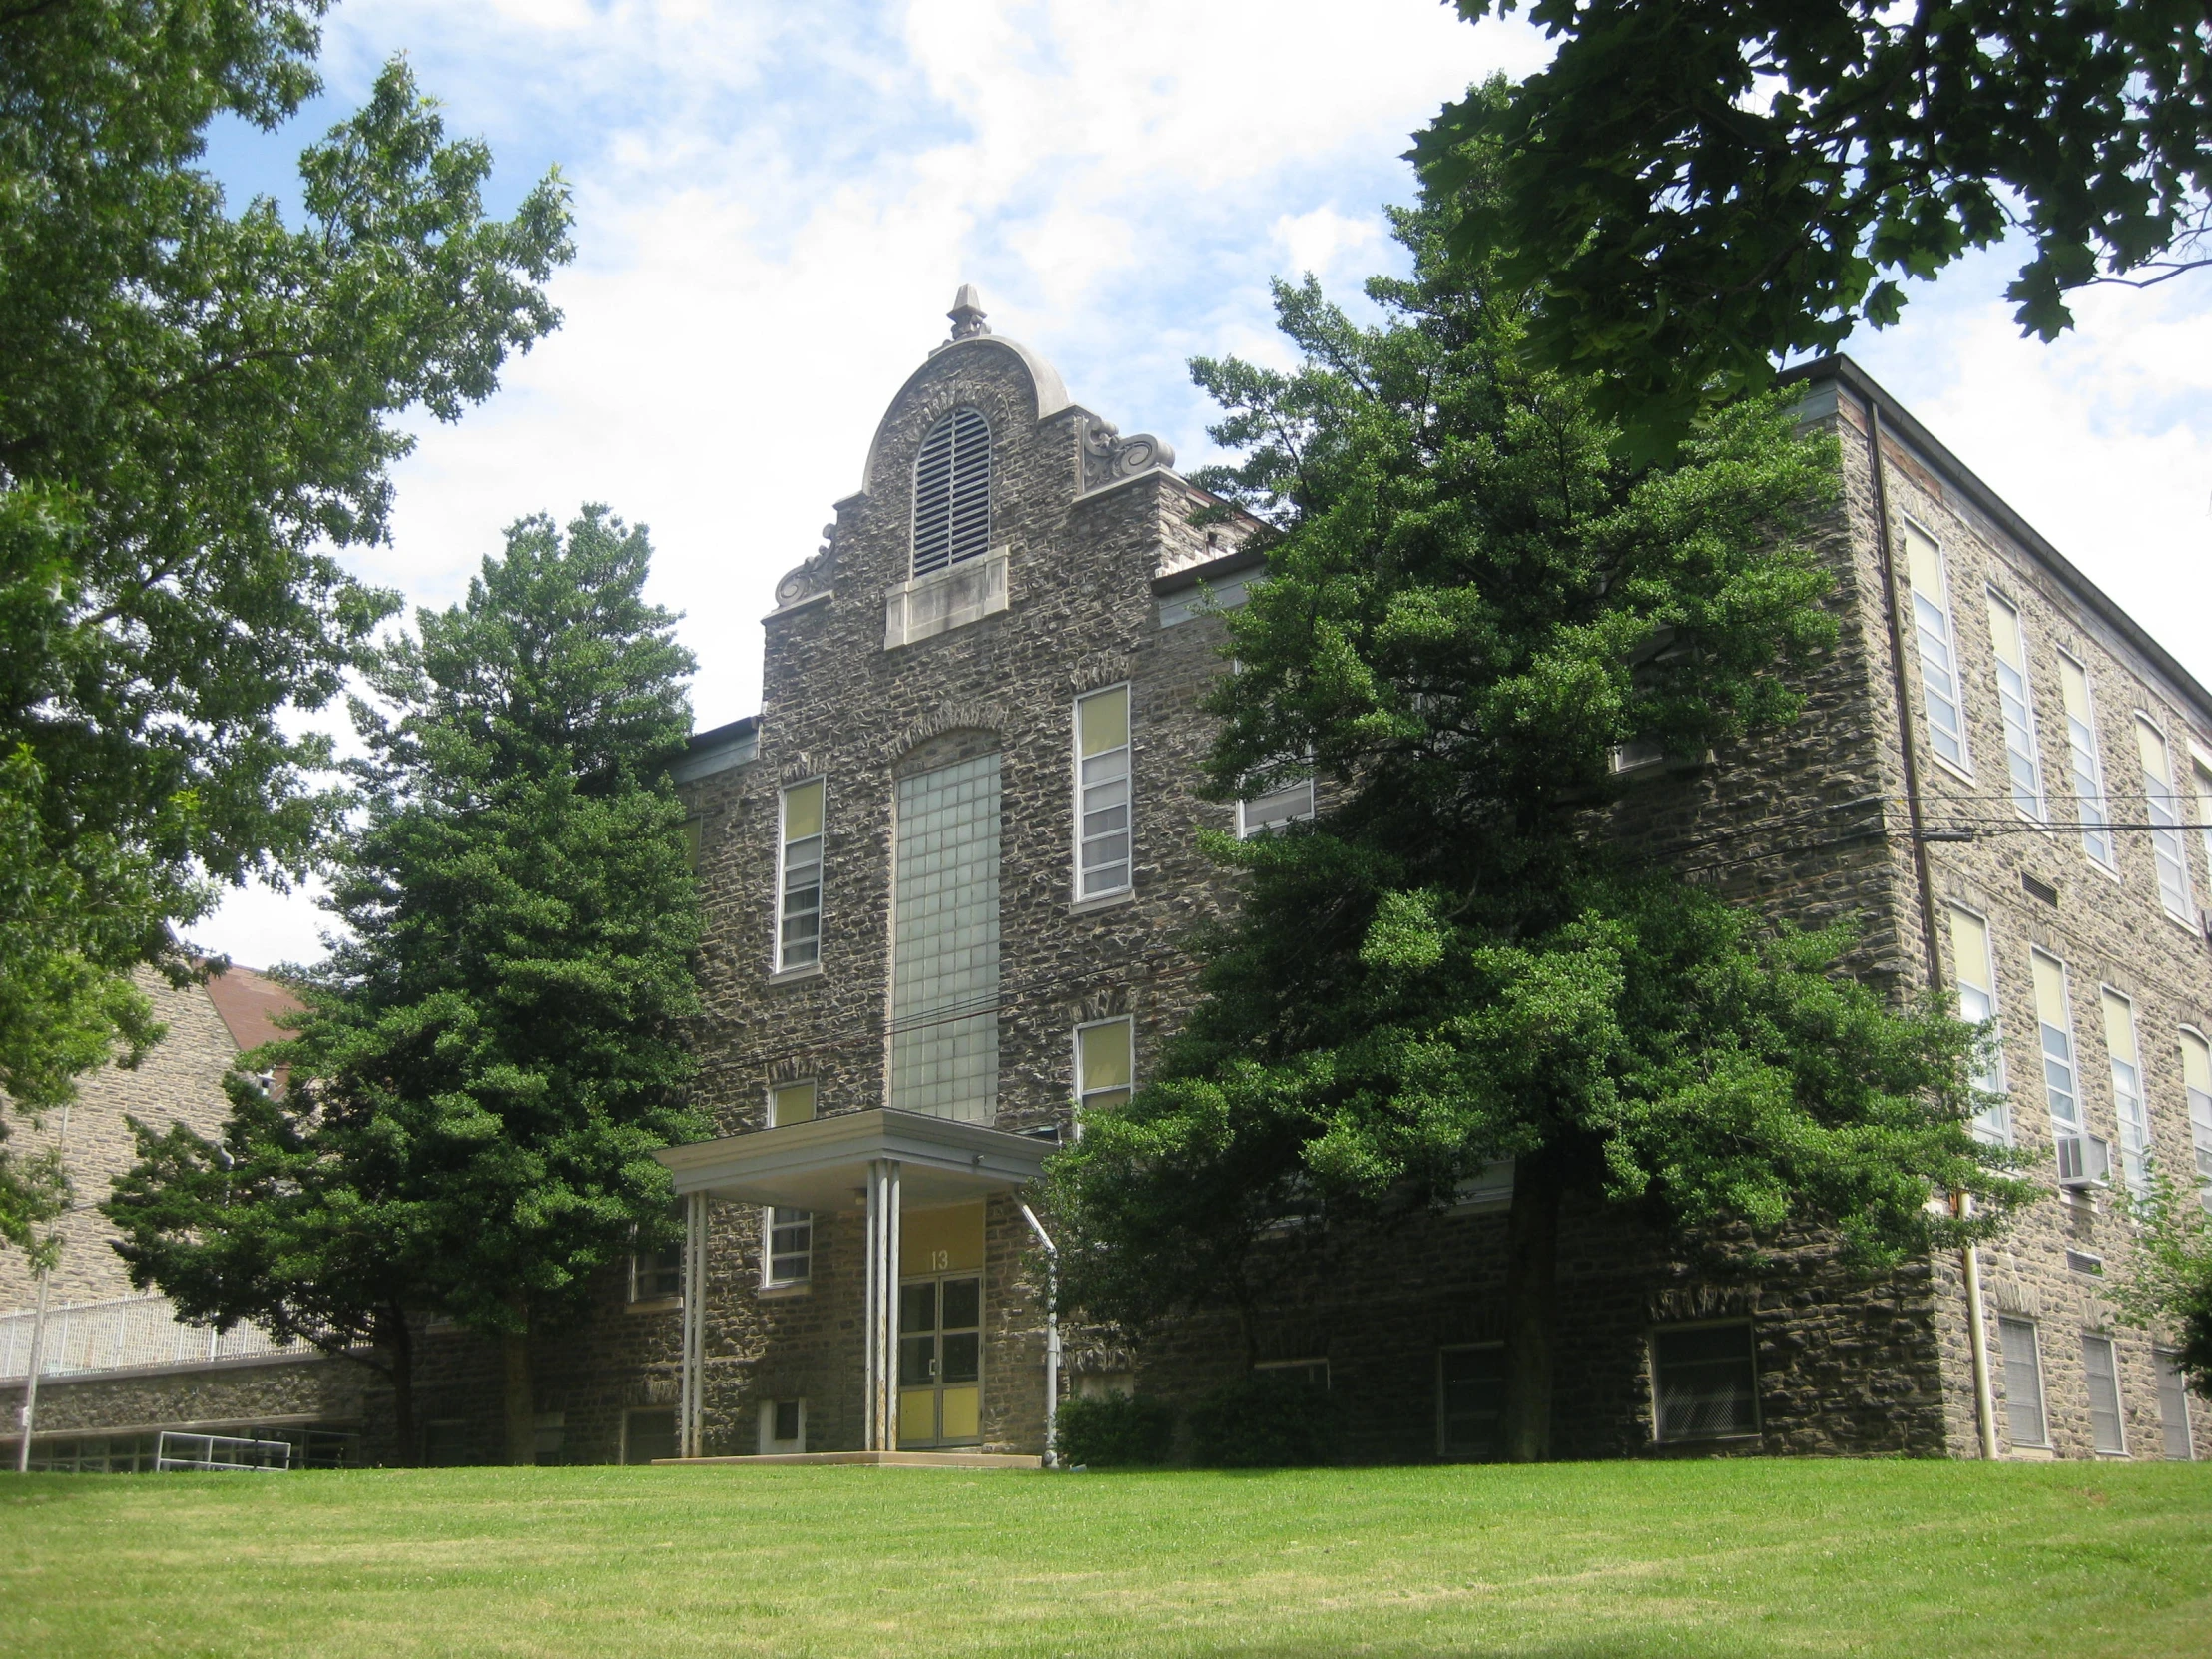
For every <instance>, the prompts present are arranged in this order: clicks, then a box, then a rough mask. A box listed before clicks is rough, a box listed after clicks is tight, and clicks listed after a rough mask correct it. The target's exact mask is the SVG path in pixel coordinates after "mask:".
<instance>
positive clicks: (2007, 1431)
mask: <svg viewBox="0 0 2212 1659" xmlns="http://www.w3.org/2000/svg"><path fill="white" fill-rule="evenodd" d="M1997 1352H1998V1354H1999V1355H2000V1357H2001V1358H2002V1360H2003V1363H2004V1435H2005V1438H2006V1439H2008V1440H2010V1441H2011V1442H2012V1443H2013V1444H2014V1445H2048V1444H2050V1428H2049V1425H2048V1423H2047V1422H2046V1421H2045V1420H2044V1417H2043V1362H2042V1356H2041V1355H2040V1354H2038V1353H2037V1352H2036V1347H2035V1322H2034V1321H2033V1320H2015V1319H2000V1320H1998V1321H1997Z"/></svg>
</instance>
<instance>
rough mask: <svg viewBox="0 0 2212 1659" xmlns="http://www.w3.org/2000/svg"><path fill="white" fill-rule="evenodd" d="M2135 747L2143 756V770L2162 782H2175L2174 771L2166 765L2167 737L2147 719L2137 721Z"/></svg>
mask: <svg viewBox="0 0 2212 1659" xmlns="http://www.w3.org/2000/svg"><path fill="white" fill-rule="evenodd" d="M2135 749H2136V752H2137V753H2138V754H2140V755H2141V756H2142V757H2143V770H2144V771H2145V772H2147V773H2149V774H2150V775H2151V776H2152V777H2153V778H2155V779H2157V780H2158V781H2159V782H2160V783H2161V784H2168V783H2171V782H2173V773H2172V772H2170V771H2169V770H2167V766H2166V739H2165V737H2164V735H2163V734H2161V733H2160V732H2159V730H2158V728H2157V727H2155V726H2153V725H2152V724H2151V723H2150V722H2149V721H2147V720H2138V721H2137V722H2136V723H2135Z"/></svg>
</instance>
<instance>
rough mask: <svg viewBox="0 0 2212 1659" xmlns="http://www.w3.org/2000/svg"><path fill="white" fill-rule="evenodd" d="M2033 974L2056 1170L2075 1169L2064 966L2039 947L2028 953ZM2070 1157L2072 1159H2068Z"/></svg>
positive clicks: (2077, 1125) (2077, 1103)
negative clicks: (2056, 1155) (2056, 1157)
mask: <svg viewBox="0 0 2212 1659" xmlns="http://www.w3.org/2000/svg"><path fill="white" fill-rule="evenodd" d="M2028 965H2029V967H2030V968H2031V969H2032V970H2033V973H2034V977H2035V1021H2036V1026H2037V1029H2038V1030H2039V1031H2040V1032H2041V1034H2042V1046H2043V1099H2044V1101H2045V1102H2046V1103H2047V1104H2048V1105H2049V1107H2050V1131H2051V1136H2052V1138H2053V1140H2055V1141H2056V1142H2057V1147H2058V1169H2059V1174H2060V1175H2061V1176H2064V1175H2065V1174H2067V1173H2068V1172H2069V1170H2072V1171H2073V1172H2074V1173H2078V1168H2077V1167H2076V1166H2078V1165H2079V1162H2080V1159H2081V1138H2082V1137H2081V1089H2080V1085H2079V1083H2078V1082H2077V1081H2076V1080H2075V1076H2074V1050H2073V1016H2072V1014H2071V1012H2070V1011H2069V1010H2068V1008H2067V1006H2066V970H2065V969H2064V968H2063V967H2062V966H2060V965H2059V963H2058V960H2057V958H2055V957H2052V956H2046V955H2044V954H2043V953H2042V952H2041V951H2040V950H2038V951H2035V952H2033V953H2032V954H2031V955H2030V956H2029V957H2028ZM2069 1160H2071V1162H2069Z"/></svg>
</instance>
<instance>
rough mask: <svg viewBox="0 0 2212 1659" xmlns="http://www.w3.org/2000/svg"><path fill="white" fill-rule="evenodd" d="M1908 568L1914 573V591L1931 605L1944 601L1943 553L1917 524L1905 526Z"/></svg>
mask: <svg viewBox="0 0 2212 1659" xmlns="http://www.w3.org/2000/svg"><path fill="white" fill-rule="evenodd" d="M1905 559H1906V568H1907V570H1909V571H1910V572H1911V573H1912V577H1913V591H1914V592H1916V593H1918V594H1919V595H1920V596H1921V597H1922V598H1924V599H1926V600H1927V601H1928V602H1929V603H1930V604H1931V605H1940V604H1942V603H1943V553H1942V549H1941V548H1939V547H1937V546H1936V544H1935V543H1934V542H1933V541H1931V540H1930V539H1929V538H1928V537H1927V536H1926V535H1925V534H1924V533H1922V531H1921V530H1920V529H1919V528H1918V527H1917V526H1915V525H1912V524H1908V525H1907V526H1906V527H1905Z"/></svg>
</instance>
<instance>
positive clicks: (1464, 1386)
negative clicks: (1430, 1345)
mask: <svg viewBox="0 0 2212 1659" xmlns="http://www.w3.org/2000/svg"><path fill="white" fill-rule="evenodd" d="M1504 1451H1505V1345H1504V1344H1503V1343H1479V1344H1475V1345H1473V1346H1470V1347H1467V1348H1447V1349H1445V1350H1443V1351H1442V1352H1441V1353H1439V1354H1438V1355H1437V1356H1436V1453H1437V1455H1438V1456H1440V1457H1442V1458H1444V1459H1445V1460H1446V1461H1448V1462H1457V1463H1482V1462H1490V1461H1494V1460H1495V1459H1496V1458H1498V1457H1500V1456H1502V1455H1504Z"/></svg>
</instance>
